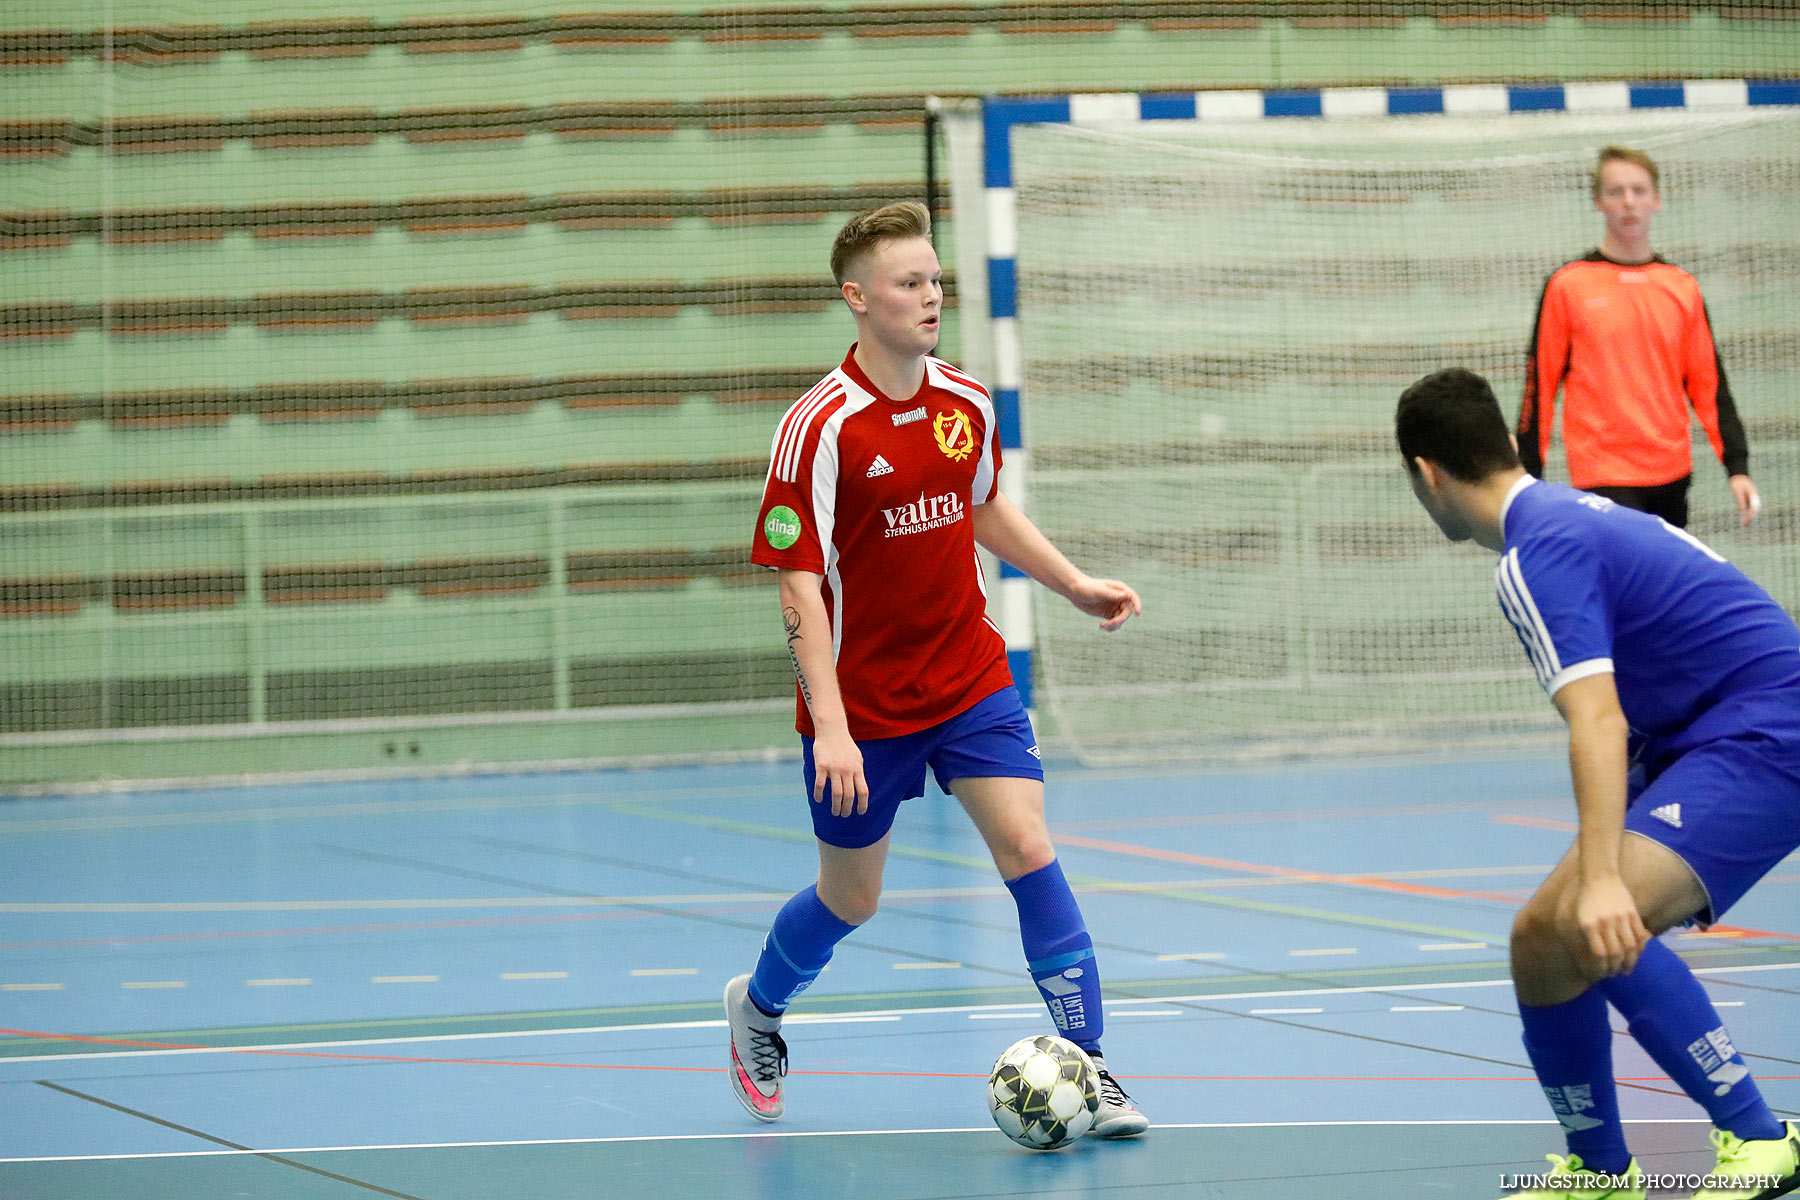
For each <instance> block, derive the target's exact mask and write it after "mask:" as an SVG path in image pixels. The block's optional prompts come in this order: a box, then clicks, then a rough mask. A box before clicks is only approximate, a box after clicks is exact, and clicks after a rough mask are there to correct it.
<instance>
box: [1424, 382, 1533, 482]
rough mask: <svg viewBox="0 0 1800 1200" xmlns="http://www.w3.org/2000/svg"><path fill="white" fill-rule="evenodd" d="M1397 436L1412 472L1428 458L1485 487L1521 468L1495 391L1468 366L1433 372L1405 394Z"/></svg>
mask: <svg viewBox="0 0 1800 1200" xmlns="http://www.w3.org/2000/svg"><path fill="white" fill-rule="evenodd" d="M1394 435H1395V437H1396V438H1398V439H1399V442H1400V455H1401V457H1402V458H1404V459H1405V460H1406V469H1407V470H1408V471H1409V472H1410V471H1414V470H1416V469H1417V468H1416V467H1415V466H1414V465H1413V460H1414V459H1417V458H1428V459H1430V460H1431V461H1432V462H1434V463H1436V464H1437V465H1438V466H1440V467H1442V468H1443V469H1444V470H1446V471H1448V472H1449V473H1450V475H1451V477H1452V478H1454V479H1459V480H1461V481H1462V482H1464V483H1479V482H1480V481H1481V480H1483V479H1486V478H1487V477H1488V476H1490V475H1492V474H1494V473H1495V472H1496V471H1504V470H1506V469H1507V468H1509V467H1516V466H1518V465H1519V454H1518V451H1516V450H1514V449H1513V442H1512V435H1511V431H1510V430H1508V428H1507V425H1506V418H1505V417H1504V416H1502V415H1501V413H1500V402H1499V401H1498V400H1496V399H1494V389H1493V388H1491V387H1489V386H1488V381H1487V380H1485V379H1483V378H1482V377H1481V376H1479V375H1477V374H1476V373H1475V372H1473V371H1471V370H1469V369H1468V368H1466V367H1446V368H1445V369H1444V370H1441V371H1433V372H1432V373H1431V374H1429V375H1427V376H1425V378H1423V379H1421V380H1419V381H1418V382H1417V383H1414V384H1413V385H1412V386H1411V387H1409V388H1407V389H1406V390H1405V391H1404V392H1401V393H1400V407H1399V408H1398V410H1396V412H1395V413H1394Z"/></svg>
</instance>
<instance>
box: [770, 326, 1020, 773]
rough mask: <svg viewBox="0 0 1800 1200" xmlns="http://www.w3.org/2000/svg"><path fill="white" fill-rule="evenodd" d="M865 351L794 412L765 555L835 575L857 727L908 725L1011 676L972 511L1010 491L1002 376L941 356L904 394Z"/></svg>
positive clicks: (842, 660)
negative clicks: (999, 390) (990, 612)
mask: <svg viewBox="0 0 1800 1200" xmlns="http://www.w3.org/2000/svg"><path fill="white" fill-rule="evenodd" d="M850 350H851V352H850V354H847V355H845V357H844V362H843V365H842V366H840V367H839V368H838V369H837V370H835V371H833V372H832V373H831V374H829V375H827V376H826V377H825V378H824V379H822V380H820V381H819V383H818V384H817V386H815V387H814V388H813V389H812V390H811V391H810V392H808V393H807V394H806V395H805V396H803V397H801V398H800V400H799V402H798V403H796V404H795V405H794V406H793V407H792V408H790V409H788V411H787V414H786V415H785V416H784V417H782V419H781V424H780V426H779V427H778V428H777V430H776V432H775V444H774V447H773V449H772V451H771V458H770V462H769V477H768V481H767V482H766V483H765V484H764V486H763V501H762V510H761V512H760V514H759V516H758V520H757V527H756V536H755V548H754V549H753V551H752V552H751V556H750V557H751V559H752V560H753V561H755V562H758V563H761V564H762V565H764V566H767V567H786V568H790V569H792V570H796V571H810V572H812V573H814V574H816V575H823V576H824V577H825V583H824V589H823V590H824V596H825V607H826V611H827V612H828V613H829V614H830V617H831V643H832V653H833V656H834V658H835V660H836V662H837V678H838V687H839V689H840V690H841V691H842V692H843V696H844V710H845V713H846V715H847V716H848V717H849V720H850V735H851V736H852V737H854V738H858V739H863V738H885V737H898V736H899V735H901V734H905V733H912V732H914V731H915V730H919V729H925V728H927V727H929V726H932V725H936V724H938V723H939V722H941V721H946V720H949V719H950V718H951V717H953V716H955V715H956V714H958V713H960V712H962V711H963V710H964V709H967V708H968V707H970V706H971V705H973V704H975V703H976V702H977V701H980V700H984V699H986V698H987V697H988V696H991V695H993V694H994V693H995V692H997V691H999V690H1000V689H1001V688H1004V687H1008V686H1010V685H1011V683H1012V674H1011V673H1010V672H1009V671H1008V670H1007V666H1006V642H1005V639H1004V638H1002V637H1001V636H1000V631H999V630H998V629H997V628H995V627H994V623H993V622H992V621H990V620H989V619H988V616H987V594H986V592H985V590H984V589H983V586H982V579H981V563H980V561H979V560H978V559H977V558H976V556H975V532H974V525H973V523H972V522H971V520H970V517H971V515H972V510H973V508H974V506H975V505H977V504H986V503H987V502H988V501H989V500H992V499H993V498H994V496H995V494H996V493H997V492H998V490H999V483H998V475H999V472H1000V436H999V432H998V429H997V428H996V423H995V421H994V405H993V401H992V400H991V399H990V398H989V397H988V393H987V389H986V388H984V387H982V386H981V385H980V384H979V383H977V382H975V380H973V379H971V378H970V377H969V376H967V375H964V374H963V373H962V372H961V371H958V370H957V369H956V368H955V367H952V366H951V365H950V364H949V363H947V362H944V361H942V360H940V359H936V358H927V359H926V360H925V382H924V384H923V385H922V386H921V387H920V388H919V391H918V392H917V393H916V394H915V395H913V396H912V397H910V398H908V399H906V400H893V399H890V398H889V397H887V396H884V395H882V394H881V392H880V390H879V389H877V388H876V387H875V385H874V384H873V383H871V382H869V379H868V377H867V376H866V375H864V374H863V371H862V368H861V367H859V366H857V364H856V358H855V351H856V347H854V346H852V347H851V348H850ZM803 634H804V631H803ZM795 703H796V706H797V709H798V716H797V720H796V725H795V727H796V728H798V729H799V731H800V732H801V733H803V734H806V735H807V736H809V737H810V736H812V733H813V723H812V714H811V713H810V712H808V711H807V707H806V702H805V700H804V698H802V697H800V695H799V690H798V688H797V687H796V689H795Z"/></svg>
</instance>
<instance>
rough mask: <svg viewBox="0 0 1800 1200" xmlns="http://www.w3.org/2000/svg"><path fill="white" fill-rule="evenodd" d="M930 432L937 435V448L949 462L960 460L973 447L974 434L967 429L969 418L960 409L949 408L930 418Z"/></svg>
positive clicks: (965, 456)
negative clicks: (945, 411) (947, 410)
mask: <svg viewBox="0 0 1800 1200" xmlns="http://www.w3.org/2000/svg"><path fill="white" fill-rule="evenodd" d="M931 432H932V433H933V434H935V435H936V436H937V444H938V449H939V450H942V451H943V452H944V457H946V458H948V459H949V460H950V461H951V462H961V461H962V460H963V459H965V458H967V457H969V455H970V454H971V453H972V452H973V451H974V449H975V435H974V433H973V432H972V431H971V430H970V429H969V418H968V417H967V416H965V415H964V414H963V412H962V410H961V409H951V410H950V411H949V412H947V413H939V414H938V415H937V416H935V417H933V418H931Z"/></svg>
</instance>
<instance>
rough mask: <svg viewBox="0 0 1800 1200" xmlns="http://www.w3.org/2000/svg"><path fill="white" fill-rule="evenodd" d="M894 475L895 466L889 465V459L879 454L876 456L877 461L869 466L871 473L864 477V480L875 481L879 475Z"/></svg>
mask: <svg viewBox="0 0 1800 1200" xmlns="http://www.w3.org/2000/svg"><path fill="white" fill-rule="evenodd" d="M893 473H894V468H893V465H892V464H891V463H889V462H888V460H887V459H885V458H883V457H881V455H879V454H877V455H876V456H875V461H874V462H872V463H870V464H869V473H868V474H867V475H864V476H863V478H864V479H874V478H875V477H876V476H877V475H892V474H893Z"/></svg>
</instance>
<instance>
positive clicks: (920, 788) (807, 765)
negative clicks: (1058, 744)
mask: <svg viewBox="0 0 1800 1200" xmlns="http://www.w3.org/2000/svg"><path fill="white" fill-rule="evenodd" d="M800 745H801V751H802V759H803V763H804V765H803V769H802V775H803V776H804V778H805V780H806V801H807V804H808V805H810V806H811V808H812V821H813V833H814V834H815V835H817V837H818V839H819V840H820V841H821V842H824V843H826V844H827V845H830V846H838V847H841V848H843V849H845V850H854V849H857V848H859V847H862V846H872V845H874V844H875V843H876V842H879V841H880V840H881V839H882V838H884V837H886V836H887V832H888V830H890V829H892V828H893V827H894V817H895V816H896V815H897V814H898V813H899V811H900V803H901V801H903V800H911V799H912V798H913V797H915V796H923V795H924V794H925V768H926V767H927V766H929V767H930V768H931V770H932V773H933V774H934V775H936V776H937V782H938V786H939V787H941V788H943V789H944V791H946V792H948V791H949V790H950V784H951V783H952V782H954V781H955V780H958V779H993V778H1014V779H1037V780H1042V779H1043V778H1044V764H1043V762H1042V761H1041V760H1040V758H1039V757H1038V744H1037V735H1036V734H1034V733H1033V732H1032V731H1031V718H1030V717H1028V716H1026V715H1025V705H1024V704H1023V703H1022V702H1021V701H1020V700H1019V689H1018V688H1016V687H1006V688H1002V689H1001V690H999V691H997V692H995V693H994V694H993V695H991V696H989V697H988V698H987V699H985V700H982V701H979V702H978V703H976V704H975V705H973V706H972V707H970V708H966V709H964V710H963V711H962V712H959V713H957V714H956V715H955V716H954V717H951V718H950V719H949V720H947V721H942V722H940V723H938V724H936V725H933V726H931V727H930V728H928V729H920V730H917V731H916V732H913V733H905V734H901V735H900V736H899V737H891V738H868V739H866V740H859V741H858V742H857V743H856V745H857V748H858V749H859V750H861V751H862V756H863V778H864V779H866V780H868V783H869V811H868V812H866V813H855V812H853V813H851V814H850V815H849V816H847V817H834V816H832V815H831V785H830V784H826V786H825V799H824V800H823V801H820V802H819V803H816V804H815V803H813V798H812V793H813V781H814V780H815V779H816V778H817V772H816V771H815V770H814V768H813V740H812V739H811V738H809V737H805V736H802V737H801V739H800Z"/></svg>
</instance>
